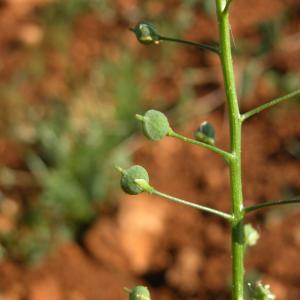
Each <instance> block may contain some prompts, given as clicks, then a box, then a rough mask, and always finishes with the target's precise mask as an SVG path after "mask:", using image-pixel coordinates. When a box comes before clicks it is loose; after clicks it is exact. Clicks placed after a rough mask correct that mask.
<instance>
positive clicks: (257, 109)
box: [242, 89, 300, 121]
mask: <svg viewBox="0 0 300 300" xmlns="http://www.w3.org/2000/svg"><path fill="white" fill-rule="evenodd" d="M297 96H300V89H298V90H296V91H294V92H292V93H289V94H287V95H284V96H281V97H278V98H276V99H273V100H271V101H269V102H267V103H265V104H262V105H260V106H258V107H255V108H253V109H251V110H249V111H248V112H246V113H244V114H243V115H242V121H244V120H246V119H248V118H250V117H252V116H254V115H255V114H257V113H259V112H261V111H263V110H265V109H267V108H269V107H272V106H274V105H276V104H278V103H281V102H283V101H285V100H289V99H291V98H295V97H297Z"/></svg>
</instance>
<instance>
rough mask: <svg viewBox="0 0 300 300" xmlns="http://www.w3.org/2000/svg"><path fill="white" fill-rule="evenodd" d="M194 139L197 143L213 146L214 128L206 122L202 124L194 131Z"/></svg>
mask: <svg viewBox="0 0 300 300" xmlns="http://www.w3.org/2000/svg"><path fill="white" fill-rule="evenodd" d="M194 136H195V139H196V140H197V141H199V142H202V143H206V144H210V145H214V144H215V139H216V133H215V129H214V127H213V126H212V125H211V124H210V123H208V122H207V121H205V122H203V123H202V124H201V125H200V126H199V128H198V129H197V130H196V131H195V134H194Z"/></svg>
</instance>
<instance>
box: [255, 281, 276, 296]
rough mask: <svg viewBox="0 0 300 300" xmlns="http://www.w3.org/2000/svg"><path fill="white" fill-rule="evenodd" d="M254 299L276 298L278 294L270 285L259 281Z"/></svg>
mask: <svg viewBox="0 0 300 300" xmlns="http://www.w3.org/2000/svg"><path fill="white" fill-rule="evenodd" d="M253 299H254V300H275V299H276V296H275V295H274V294H273V293H272V292H271V291H270V285H268V284H266V285H263V284H262V283H261V282H258V283H257V284H256V286H255V288H254V291H253Z"/></svg>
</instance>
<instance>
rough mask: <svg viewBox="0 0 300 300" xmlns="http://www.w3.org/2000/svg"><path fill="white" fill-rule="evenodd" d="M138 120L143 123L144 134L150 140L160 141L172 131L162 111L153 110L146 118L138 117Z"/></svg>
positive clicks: (147, 113)
mask: <svg viewBox="0 0 300 300" xmlns="http://www.w3.org/2000/svg"><path fill="white" fill-rule="evenodd" d="M137 118H138V119H139V120H140V121H142V122H143V131H144V134H145V136H146V137H147V138H148V139H150V140H153V141H158V140H160V139H162V138H163V137H165V136H166V135H167V134H168V132H169V131H170V125H169V121H168V119H167V117H166V116H165V115H164V114H163V113H162V112H160V111H157V110H154V109H151V110H148V111H147V112H146V113H145V115H144V116H139V115H137Z"/></svg>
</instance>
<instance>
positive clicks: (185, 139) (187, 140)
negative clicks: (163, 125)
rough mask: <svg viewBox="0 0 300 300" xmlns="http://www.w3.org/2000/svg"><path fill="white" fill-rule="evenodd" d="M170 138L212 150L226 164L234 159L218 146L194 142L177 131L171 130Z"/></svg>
mask: <svg viewBox="0 0 300 300" xmlns="http://www.w3.org/2000/svg"><path fill="white" fill-rule="evenodd" d="M168 136H170V137H174V138H177V139H179V140H181V141H184V142H187V143H190V144H193V145H196V146H200V147H203V148H205V149H208V150H211V151H213V152H215V153H217V154H219V155H221V156H222V157H223V158H224V159H225V161H226V162H229V161H230V160H231V158H232V155H231V153H229V152H227V151H224V150H222V149H220V148H218V147H216V146H213V145H210V144H206V143H202V142H199V141H197V140H194V139H190V138H188V137H186V136H183V135H181V134H179V133H176V132H175V131H173V130H170V132H169V133H168Z"/></svg>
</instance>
